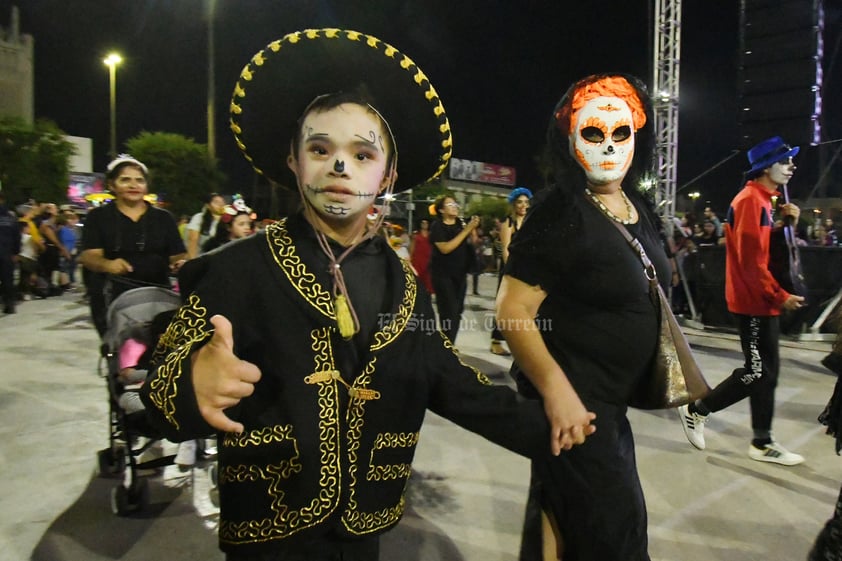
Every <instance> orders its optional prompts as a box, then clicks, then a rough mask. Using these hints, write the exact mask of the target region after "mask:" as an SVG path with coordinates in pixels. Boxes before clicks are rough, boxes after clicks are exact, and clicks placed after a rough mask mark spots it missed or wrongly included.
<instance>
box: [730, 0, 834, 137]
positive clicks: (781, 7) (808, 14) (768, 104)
mask: <svg viewBox="0 0 842 561" xmlns="http://www.w3.org/2000/svg"><path fill="white" fill-rule="evenodd" d="M823 31H824V9H823V5H822V0H741V11H740V51H739V57H738V58H739V72H738V84H737V94H738V96H739V99H738V107H739V115H738V118H737V119H738V123H739V136H740V144H741V147H742V148H749V147H751V146H753V145H755V144H757V143H758V142H760V141H761V140H763V139H764V138H768V137H770V136H774V135H780V136H782V137H783V138H784V139H786V141H787V142H789V143H790V144H815V143H817V142H818V141H819V135H820V132H821V131H820V128H819V116H820V115H821V85H822V56H823Z"/></svg>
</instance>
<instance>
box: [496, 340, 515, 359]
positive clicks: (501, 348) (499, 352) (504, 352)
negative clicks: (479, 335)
mask: <svg viewBox="0 0 842 561" xmlns="http://www.w3.org/2000/svg"><path fill="white" fill-rule="evenodd" d="M491 354H493V355H499V356H512V353H510V352H509V351H507V350H506V348H505V347H504V346H503V343H501V342H500V341H492V342H491Z"/></svg>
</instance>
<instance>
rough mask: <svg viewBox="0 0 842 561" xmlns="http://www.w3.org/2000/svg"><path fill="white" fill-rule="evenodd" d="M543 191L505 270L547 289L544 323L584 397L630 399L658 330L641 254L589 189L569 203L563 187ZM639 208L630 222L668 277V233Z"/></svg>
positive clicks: (541, 310) (540, 324) (549, 343)
mask: <svg viewBox="0 0 842 561" xmlns="http://www.w3.org/2000/svg"><path fill="white" fill-rule="evenodd" d="M542 195H544V196H543V197H541V200H539V201H537V204H535V205H533V208H532V211H531V212H530V214H529V215H528V216H527V218H526V220H525V221H524V223H523V226H522V227H521V229H520V231H519V232H518V235H517V236H516V238H515V239H514V240H513V241H512V245H511V247H510V257H509V260H508V262H507V263H506V269H505V272H506V274H507V275H509V276H512V277H515V278H516V279H518V280H521V281H523V282H525V283H527V284H529V285H533V286H540V287H541V288H542V289H543V290H544V292H546V293H547V298H546V299H545V300H544V301H543V303H542V304H541V306H540V308H539V312H538V317H537V321H536V326H537V327H538V329H540V331H541V334H542V337H543V339H544V342H545V343H546V345H547V347H548V349H549V351H550V353H551V354H552V355H553V357H554V358H555V359H556V361H557V362H558V363H559V366H561V367H562V369H563V370H564V371H565V374H566V375H567V377H568V378H569V379H570V381H571V383H572V384H573V386H574V388H575V389H576V391H577V393H578V394H579V396H580V397H581V398H582V399H583V401H584V402H585V403H587V402H588V401H589V400H593V399H595V400H598V401H602V402H608V403H615V404H625V403H626V402H627V399H628V396H629V394H630V393H631V391H632V389H633V388H634V387H635V385H636V384H637V382H638V380H639V379H640V376H641V375H642V374H643V373H644V372H646V370H647V368H648V367H649V365H650V363H651V360H652V357H653V354H654V351H655V346H656V341H657V333H658V315H657V308H656V307H655V306H654V305H653V302H652V300H651V298H650V293H649V284H648V281H647V280H646V278H645V277H644V274H643V266H642V264H641V261H640V258H639V257H638V255H637V254H636V253H635V252H633V251H632V249H631V247H630V246H629V244H628V242H627V241H626V240H625V239H624V238H623V236H622V234H621V233H620V232H619V231H618V230H617V229H616V228H615V226H614V225H612V224H611V222H610V218H608V217H606V216H605V215H604V214H602V212H601V211H600V210H599V209H598V208H597V207H595V206H594V205H593V204H590V202H588V201H587V200H586V199H585V195H584V193H582V194H581V199H579V200H577V201H576V204H573V205H572V206H571V205H569V204H568V205H566V206H567V208H562V206H565V205H563V203H561V200H560V197H559V195H558V193H557V192H556V191H555V190H550V191H548V192H547V193H542ZM638 215H639V216H640V219H639V221H638V222H637V223H635V224H628V225H626V228H627V229H628V231H629V233H631V235H632V237H635V238H637V239H639V240H640V241H641V243H642V245H643V247H644V248H645V250H646V253H647V255H648V256H649V258H650V259H651V260H652V262H653V263H654V264H655V267H656V270H657V273H658V277H659V279H660V282H661V284H662V285H664V284H665V282H667V281H668V280H669V279H670V276H671V275H670V267H669V262H668V260H667V257H666V254H665V252H664V248H663V244H662V242H661V237H660V235H659V233H658V231H657V229H656V228H655V226H654V225H653V224H652V223H651V221H650V220H649V219H648V218H647V214H646V213H645V212H643V211H642V210H641V209H638Z"/></svg>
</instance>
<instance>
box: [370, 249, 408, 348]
mask: <svg viewBox="0 0 842 561" xmlns="http://www.w3.org/2000/svg"><path fill="white" fill-rule="evenodd" d="M401 266H402V267H403V275H404V291H403V300H402V301H401V304H400V306H399V307H398V310H397V312H396V313H395V314H394V315H393V316H392V321H390V322H389V323H387V324H386V325H385V326H384V327H383V329H382V330H380V331H379V332H377V333H375V335H374V342H373V343H372V344H371V350H372V351H376V350H379V349H382V348H383V347H385V346H386V345H388V344H389V343H391V342H392V341H394V340H395V339H396V338H397V336H398V335H400V334H401V333H403V330H404V329H406V325H407V323H408V322H409V318H410V317H412V310H413V309H415V297H416V296H417V291H418V284H417V283H416V282H415V273H413V272H412V266H411V265H410V264H409V263H408V262H406V261H404V260H401Z"/></svg>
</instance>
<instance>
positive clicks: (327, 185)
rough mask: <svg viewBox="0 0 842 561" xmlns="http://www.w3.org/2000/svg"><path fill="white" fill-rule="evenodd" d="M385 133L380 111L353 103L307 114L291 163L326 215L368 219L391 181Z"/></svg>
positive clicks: (315, 204)
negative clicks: (388, 178) (387, 172)
mask: <svg viewBox="0 0 842 561" xmlns="http://www.w3.org/2000/svg"><path fill="white" fill-rule="evenodd" d="M383 134H384V131H383V125H382V123H381V122H380V119H379V118H378V117H377V115H375V114H374V113H372V112H371V111H369V110H367V109H366V108H364V107H362V106H360V105H356V104H353V103H345V104H342V105H340V106H338V107H335V108H333V109H329V110H327V111H322V112H312V113H310V114H309V115H307V117H306V118H305V119H304V122H303V124H302V127H301V142H300V146H299V149H298V154H297V155H296V158H294V159H292V158H290V160H289V166H290V169H292V171H293V172H294V173H295V174H296V175H297V176H298V181H299V183H300V184H301V186H302V188H303V191H304V196H305V197H307V200H308V201H309V202H310V203H311V204H312V206H313V208H314V209H315V210H316V212H318V213H319V215H320V216H321V218H322V220H325V221H327V222H329V223H333V222H337V223H338V222H344V221H354V220H361V219H364V218H365V216H366V215H367V213H368V211H369V209H370V208H371V205H372V204H373V203H374V200H375V197H376V196H377V194H378V193H379V192H380V191H381V190H382V189H383V188H384V187H385V186H386V183H387V182H386V181H385V179H384V178H385V177H386V164H387V160H388V154H387V153H386V147H385V141H384V140H383Z"/></svg>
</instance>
